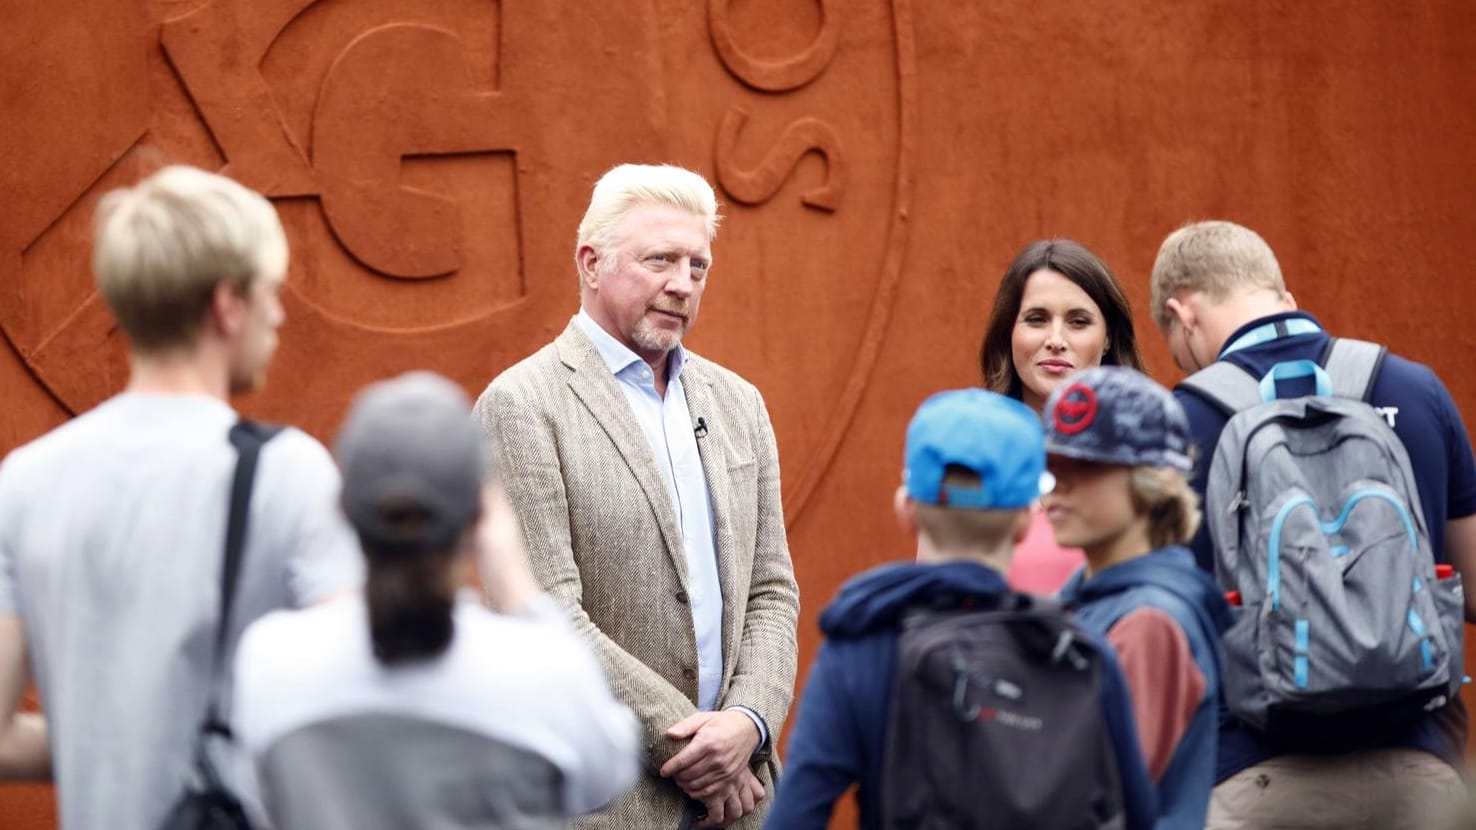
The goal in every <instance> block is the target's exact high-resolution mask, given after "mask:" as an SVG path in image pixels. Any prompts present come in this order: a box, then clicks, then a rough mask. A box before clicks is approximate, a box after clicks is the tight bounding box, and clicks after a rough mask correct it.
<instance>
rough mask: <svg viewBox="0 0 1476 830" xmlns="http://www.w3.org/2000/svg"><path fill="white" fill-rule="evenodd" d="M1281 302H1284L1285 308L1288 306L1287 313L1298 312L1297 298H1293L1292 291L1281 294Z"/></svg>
mask: <svg viewBox="0 0 1476 830" xmlns="http://www.w3.org/2000/svg"><path fill="white" fill-rule="evenodd" d="M1281 302H1282V304H1283V305H1284V306H1286V310H1287V311H1296V310H1297V298H1296V297H1293V296H1292V293H1291V292H1290V291H1283V292H1282V294H1281Z"/></svg>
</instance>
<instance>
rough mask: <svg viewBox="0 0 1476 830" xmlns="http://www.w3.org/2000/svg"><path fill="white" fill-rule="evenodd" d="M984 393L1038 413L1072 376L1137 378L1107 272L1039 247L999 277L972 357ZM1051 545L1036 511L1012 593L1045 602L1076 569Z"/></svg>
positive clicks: (1065, 246) (1076, 252) (1117, 292)
mask: <svg viewBox="0 0 1476 830" xmlns="http://www.w3.org/2000/svg"><path fill="white" fill-rule="evenodd" d="M979 363H980V369H981V371H982V372H983V375H984V386H985V388H987V389H990V390H992V391H994V392H998V393H1000V394H1002V395H1009V396H1010V397H1012V398H1015V399H1016V400H1020V401H1023V402H1024V403H1025V404H1026V405H1028V406H1029V407H1030V408H1031V409H1034V410H1035V411H1036V412H1040V411H1041V409H1042V407H1043V406H1044V405H1045V400H1046V398H1047V397H1048V396H1049V395H1050V394H1051V391H1052V390H1054V389H1055V388H1056V387H1057V386H1059V385H1060V384H1061V382H1062V381H1064V380H1065V379H1066V378H1067V377H1069V376H1070V375H1071V374H1072V373H1073V372H1076V371H1078V370H1081V369H1087V368H1090V367H1092V366H1102V365H1106V366H1127V367H1130V368H1133V369H1137V370H1139V371H1142V369H1143V360H1142V358H1141V357H1140V356H1139V355H1138V341H1137V337H1136V336H1135V334H1134V332H1133V313H1132V309H1131V308H1130V307H1129V306H1128V301H1127V296H1126V295H1125V294H1124V293H1123V291H1122V285H1121V284H1120V283H1118V281H1117V278H1116V277H1115V276H1113V275H1112V271H1111V269H1109V268H1108V267H1107V264H1106V263H1105V262H1103V261H1102V260H1101V259H1100V258H1099V257H1098V256H1097V255H1096V254H1094V253H1092V252H1091V251H1089V250H1087V248H1086V246H1084V245H1082V244H1081V243H1079V242H1072V241H1071V240H1069V239H1049V240H1039V241H1036V242H1032V243H1030V245H1029V246H1027V247H1026V248H1025V250H1023V251H1021V252H1020V254H1019V256H1017V257H1015V261H1014V262H1012V263H1010V267H1009V268H1008V269H1007V270H1006V271H1005V274H1004V278H1003V279H1001V280H1000V283H999V290H998V291H997V292H996V293H995V296H994V308H993V310H992V311H991V312H990V314H989V325H988V327H987V328H986V329H985V332H984V342H983V344H982V345H981V346H980V349H979ZM1083 561H1084V560H1083V558H1082V553H1081V551H1080V550H1077V549H1075V548H1062V547H1061V546H1060V545H1057V544H1056V538H1055V535H1054V534H1053V533H1052V532H1051V527H1050V523H1049V522H1047V521H1046V520H1045V517H1044V516H1042V515H1041V514H1040V513H1039V511H1037V512H1036V515H1035V519H1034V521H1033V522H1032V523H1031V526H1030V534H1029V535H1028V536H1026V537H1025V540H1024V541H1023V542H1022V543H1021V544H1020V545H1019V546H1018V547H1017V548H1016V551H1015V559H1014V564H1013V565H1011V567H1010V572H1009V574H1008V575H1007V578H1008V579H1009V582H1010V584H1011V585H1012V586H1013V587H1015V588H1016V589H1018V590H1022V591H1031V592H1034V593H1041V594H1049V593H1054V592H1055V591H1056V589H1058V588H1060V587H1061V586H1062V585H1063V584H1065V582H1066V579H1067V578H1068V577H1070V576H1071V574H1072V573H1074V572H1075V571H1076V569H1077V568H1079V567H1080V566H1081V564H1082V562H1083Z"/></svg>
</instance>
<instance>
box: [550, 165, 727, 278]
mask: <svg viewBox="0 0 1476 830" xmlns="http://www.w3.org/2000/svg"><path fill="white" fill-rule="evenodd" d="M640 205H667V206H669V207H674V208H679V209H681V210H685V211H687V212H688V213H691V214H693V215H694V216H700V217H702V218H703V220H704V221H705V222H706V223H707V241H708V242H711V241H712V240H713V239H714V238H716V237H717V228H718V223H719V222H721V221H722V217H721V216H719V215H718V212H717V210H718V205H717V194H716V193H714V192H713V189H712V185H710V184H708V183H707V179H704V178H702V176H700V175H698V174H697V173H694V172H692V171H691V170H687V169H685V168H682V167H676V166H673V165H670V164H622V165H619V166H617V167H613V168H611V169H610V170H609V171H607V172H606V173H605V175H603V176H601V177H600V180H599V181H598V182H596V183H595V186H594V193H593V194H591V195H590V198H589V208H588V209H586V210H585V212H584V219H582V220H581V221H580V222H579V237H578V239H577V240H576V241H575V244H574V256H575V258H576V260H577V259H578V256H579V249H580V248H583V247H584V246H585V245H589V246H590V247H592V248H594V249H595V250H596V251H600V252H604V251H607V250H609V249H610V248H611V247H613V246H614V245H616V244H618V243H619V242H620V240H619V239H617V238H616V232H617V230H618V229H619V227H620V223H621V221H623V220H624V219H625V217H626V215H627V214H628V213H630V211H631V209H632V208H635V207H638V206H640Z"/></svg>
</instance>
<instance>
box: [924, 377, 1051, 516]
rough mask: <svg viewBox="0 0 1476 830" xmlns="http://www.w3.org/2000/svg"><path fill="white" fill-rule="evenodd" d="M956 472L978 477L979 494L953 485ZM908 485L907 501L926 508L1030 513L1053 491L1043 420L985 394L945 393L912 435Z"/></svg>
mask: <svg viewBox="0 0 1476 830" xmlns="http://www.w3.org/2000/svg"><path fill="white" fill-rule="evenodd" d="M949 465H957V466H959V467H962V468H964V469H966V470H969V471H970V472H973V473H975V474H977V475H978V476H979V478H980V480H981V481H980V484H979V486H978V487H962V486H959V485H945V484H944V482H943V479H944V475H945V473H946V472H947V469H948V467H949ZM902 481H903V485H904V486H905V487H906V488H907V495H909V496H911V497H912V498H913V499H914V500H915V501H918V502H921V503H923V504H931V505H937V506H940V507H962V508H972V509H976V510H1012V509H1016V508H1021V507H1026V506H1028V505H1030V504H1031V503H1032V502H1034V501H1035V500H1036V499H1037V498H1039V497H1040V494H1041V492H1042V491H1043V489H1048V488H1045V485H1046V482H1047V481H1048V479H1047V478H1046V477H1045V444H1044V438H1043V435H1042V432H1041V426H1040V418H1039V417H1038V416H1036V414H1035V413H1034V412H1032V411H1031V410H1030V408H1029V407H1027V406H1025V405H1024V404H1022V403H1020V402H1019V401H1017V400H1014V399H1013V398H1007V397H1005V396H1004V395H999V394H996V393H994V392H988V391H985V390H983V389H958V390H954V391H951V392H939V393H938V394H936V395H933V396H932V397H930V398H928V399H927V400H926V401H923V404H922V406H920V407H918V410H917V414H915V415H913V416H912V423H911V424H909V425H908V427H907V447H906V450H905V451H904V454H903V472H902Z"/></svg>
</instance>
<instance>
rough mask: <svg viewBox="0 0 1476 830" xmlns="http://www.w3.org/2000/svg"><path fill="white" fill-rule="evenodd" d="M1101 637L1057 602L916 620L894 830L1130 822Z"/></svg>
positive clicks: (895, 710) (891, 796) (893, 789)
mask: <svg viewBox="0 0 1476 830" xmlns="http://www.w3.org/2000/svg"><path fill="white" fill-rule="evenodd" d="M1102 671H1103V662H1102V657H1101V654H1100V653H1099V652H1098V650H1097V646H1096V645H1095V642H1094V641H1093V640H1091V639H1090V638H1089V636H1088V635H1087V634H1085V633H1084V631H1083V630H1082V629H1080V628H1079V627H1078V626H1077V625H1076V623H1074V622H1072V621H1071V620H1070V619H1069V618H1068V616H1067V614H1066V612H1065V611H1064V610H1063V609H1062V608H1061V607H1060V606H1059V605H1057V604H1055V603H1054V602H1051V601H1050V600H1046V599H1042V598H1039V597H1031V596H1027V595H1024V594H1007V595H1005V596H1003V597H1001V598H1000V600H999V602H998V604H997V605H996V606H995V607H993V608H990V609H987V610H978V611H971V610H963V611H959V610H941V611H940V610H933V609H919V610H915V611H911V612H909V613H908V614H907V616H906V617H904V620H903V628H902V633H901V639H900V641H899V642H898V647H897V678H896V684H895V686H894V688H893V696H892V710H891V715H890V722H889V724H888V727H887V729H888V731H887V758H886V762H885V763H886V767H885V772H884V777H883V779H882V780H883V784H882V804H883V808H882V813H883V819H884V820H883V824H882V826H883V827H886V828H889V830H901V829H902V828H909V829H912V828H915V829H916V830H942V828H949V830H967V829H968V828H1022V829H1023V828H1051V829H1052V830H1076V828H1082V829H1083V830H1085V829H1086V828H1122V827H1123V826H1125V821H1126V819H1125V815H1124V810H1123V803H1122V787H1121V783H1120V777H1119V774H1118V769H1117V762H1116V756H1115V755H1114V754H1113V750H1112V744H1111V737H1110V734H1109V732H1108V730H1107V724H1106V722H1105V720H1104V718H1103V715H1102V708H1101V704H1100V695H1099V690H1100V688H1101V674H1102Z"/></svg>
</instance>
